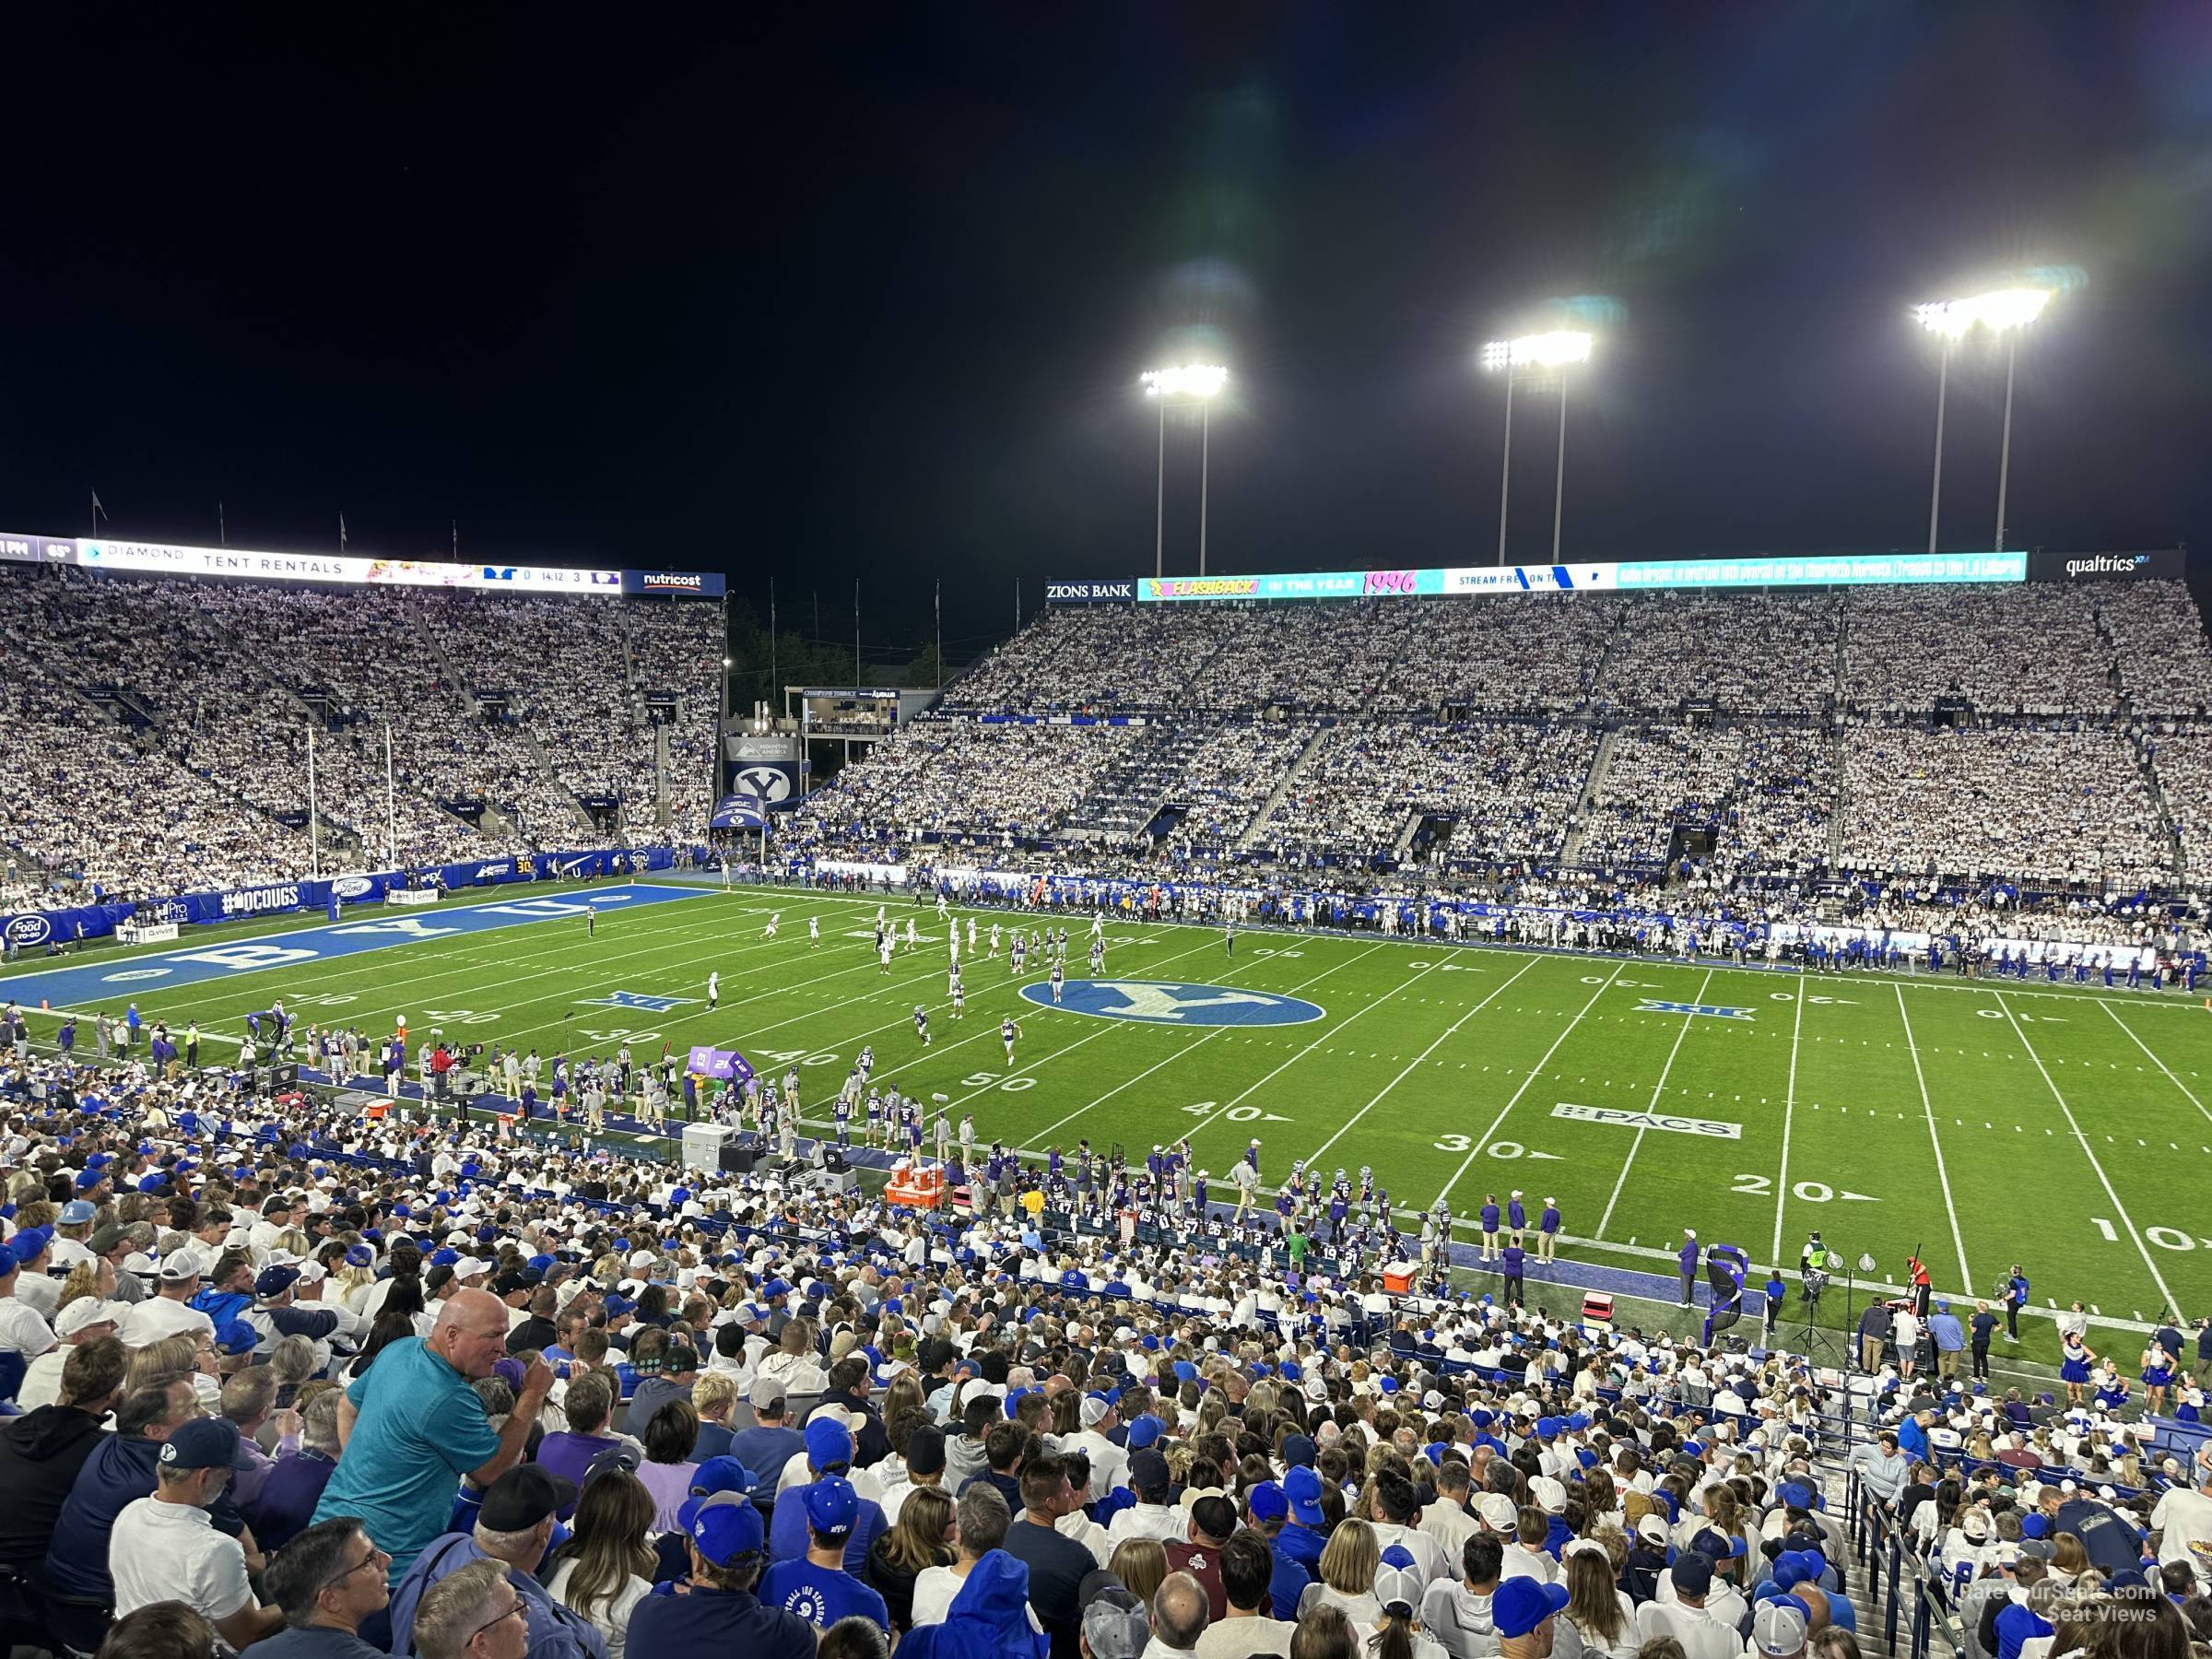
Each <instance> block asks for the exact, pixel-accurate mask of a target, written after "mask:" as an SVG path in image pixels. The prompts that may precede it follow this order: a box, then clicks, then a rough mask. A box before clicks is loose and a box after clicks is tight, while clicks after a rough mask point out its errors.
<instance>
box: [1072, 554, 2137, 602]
mask: <svg viewBox="0 0 2212 1659" xmlns="http://www.w3.org/2000/svg"><path fill="white" fill-rule="evenodd" d="M2102 557H2103V558H2105V559H2117V558H2121V557H2124V558H2127V559H2136V558H2138V557H2141V558H2145V559H2153V558H2154V556H2151V555H2141V556H2138V555H2134V554H2129V555H2124V556H2117V555H2104V556H2102ZM2175 557H2176V558H2177V559H2178V555H2176V556H2175ZM2059 562H2060V564H2061V565H2064V563H2065V560H2064V559H2060V561H2059ZM2076 563H2077V565H2079V566H2081V568H2079V569H2077V570H2075V571H2072V572H2071V574H2072V575H2073V576H2074V577H2075V578H2077V579H2078V578H2079V577H2080V576H2083V575H2096V574H2105V573H2106V572H2104V571H2092V570H2090V569H2088V568H2087V565H2086V563H2084V561H2083V559H2082V558H2081V556H2077V557H2076ZM2067 574H2068V572H2066V571H2063V570H2061V571H2054V572H2053V575H2054V577H2056V578H2057V579H2061V580H2063V579H2065V577H2066V575H2067ZM2027 579H2028V555H2027V554H2025V553H1875V554H1842V555H1837V556H1833V557H1830V556H1791V557H1787V558H1774V559H1634V560H1630V561H1628V562H1625V563H1599V564H1549V565H1463V566H1454V567H1453V568H1450V569H1445V570H1401V571H1292V572H1288V573H1285V574H1276V575H1258V576H1164V577H1153V576H1147V577H1140V578H1138V579H1137V580H1136V599H1137V602H1138V603H1139V604H1148V605H1149V604H1190V603H1197V602H1205V601H1210V600H1223V599H1232V600H1233V599H1242V600H1251V601H1261V600H1283V599H1412V598H1420V597H1426V596H1431V595H1437V594H1450V595H1455V596H1459V597H1479V596H1485V595H1497V594H1567V593H1576V594H1582V593H1600V594H1607V593H1634V592H1644V591H1653V590H1659V589H1673V590H1688V591H1692V592H1694V591H1698V590H1701V589H1710V590H1714V591H1725V590H1728V589H1731V588H1747V587H1855V586H1863V585H1866V584H1870V583H1879V582H1893V583H1906V584H1919V583H1925V582H2025V581H2026V580H2027ZM1054 585H1060V586H1067V587H1079V586H1082V585H1084V584H1081V583H1072V582H1071V583H1059V584H1054ZM1092 585H1103V584H1092Z"/></svg>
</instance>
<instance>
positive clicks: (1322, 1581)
mask: <svg viewBox="0 0 2212 1659" xmlns="http://www.w3.org/2000/svg"><path fill="white" fill-rule="evenodd" d="M1381 1565H1382V1549H1381V1547H1379V1546H1378V1545H1377V1543H1376V1541H1375V1529H1374V1528H1373V1527H1371V1526H1370V1525H1369V1524H1367V1523H1366V1522H1364V1521H1362V1520H1360V1519H1359V1517H1358V1516H1357V1515H1352V1516H1347V1517H1346V1518H1345V1519H1344V1520H1342V1521H1340V1522H1338V1523H1337V1524H1336V1527H1335V1531H1333V1532H1332V1533H1330V1534H1329V1541H1328V1544H1327V1546H1326V1547H1324V1549H1323V1550H1322V1552H1321V1573H1320V1576H1319V1577H1318V1579H1317V1580H1316V1581H1315V1582H1314V1583H1311V1584H1309V1585H1307V1586H1306V1593H1305V1594H1303V1595H1301V1596H1300V1597H1299V1600H1298V1616H1299V1618H1301V1619H1302V1618H1305V1616H1306V1615H1307V1613H1309V1612H1310V1611H1312V1609H1313V1608H1315V1607H1318V1606H1333V1607H1335V1608H1337V1609H1339V1610H1340V1611H1341V1612H1342V1613H1343V1614H1344V1616H1345V1617H1346V1618H1348V1619H1350V1620H1351V1621H1352V1628H1353V1629H1354V1630H1372V1629H1373V1628H1374V1626H1375V1622H1376V1621H1377V1620H1378V1619H1380V1618H1382V1603H1380V1602H1378V1601H1377V1600H1376V1599H1375V1571H1376V1570H1377V1569H1378V1568H1379V1567H1380V1566H1381Z"/></svg>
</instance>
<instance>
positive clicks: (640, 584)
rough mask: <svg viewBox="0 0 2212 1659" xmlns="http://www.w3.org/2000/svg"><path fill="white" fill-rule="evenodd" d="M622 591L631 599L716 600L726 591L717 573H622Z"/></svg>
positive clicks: (723, 579)
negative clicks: (661, 597) (655, 595)
mask: <svg viewBox="0 0 2212 1659" xmlns="http://www.w3.org/2000/svg"><path fill="white" fill-rule="evenodd" d="M622 591H623V592H624V593H625V594H630V595H632V596H633V597H634V596H636V595H639V594H646V595H651V594H660V595H661V596H663V597H665V598H669V599H719V598H721V597H722V596H723V595H724V594H726V593H727V592H729V578H728V577H726V576H724V574H723V573H722V572H721V571H623V572H622Z"/></svg>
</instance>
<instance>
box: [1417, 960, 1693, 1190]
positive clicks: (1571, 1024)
mask: <svg viewBox="0 0 2212 1659" xmlns="http://www.w3.org/2000/svg"><path fill="white" fill-rule="evenodd" d="M1627 966H1628V963H1626V962H1622V963H1621V964H1619V966H1618V967H1616V968H1615V969H1614V970H1613V971H1612V972H1611V973H1610V974H1609V975H1607V976H1606V982H1605V983H1604V984H1602V985H1600V986H1599V987H1598V988H1597V989H1596V990H1594V991H1593V992H1591V993H1590V1000H1589V1001H1588V1002H1586V1003H1584V1004H1583V1006H1581V1007H1580V1008H1578V1009H1576V1010H1575V1015H1574V1018H1572V1019H1570V1020H1569V1021H1568V1022H1567V1024H1566V1027H1565V1029H1564V1030H1561V1031H1560V1032H1559V1035H1558V1036H1557V1037H1555V1038H1553V1039H1552V1040H1551V1046H1550V1047H1549V1048H1547V1049H1546V1050H1545V1051H1544V1058H1542V1059H1541V1060H1539V1061H1537V1062H1536V1064H1535V1066H1534V1067H1533V1068H1532V1069H1531V1070H1530V1072H1529V1074H1528V1076H1527V1077H1524V1078H1523V1079H1522V1080H1521V1087H1520V1088H1516V1089H1514V1090H1513V1093H1512V1099H1511V1100H1507V1101H1506V1103H1505V1104H1504V1105H1503V1106H1501V1107H1500V1108H1499V1109H1498V1115H1497V1116H1496V1117H1494V1118H1492V1119H1491V1120H1490V1126H1489V1127H1488V1129H1485V1130H1484V1131H1483V1132H1482V1135H1481V1138H1479V1139H1478V1140H1477V1141H1476V1143H1475V1144H1474V1145H1473V1146H1471V1147H1468V1148H1467V1155H1466V1157H1465V1158H1463V1159H1460V1163H1459V1168H1458V1169H1456V1170H1454V1171H1452V1179H1451V1180H1449V1181H1447V1182H1444V1187H1443V1191H1442V1192H1441V1193H1439V1194H1437V1195H1436V1197H1435V1198H1432V1199H1430V1201H1429V1202H1430V1208H1431V1209H1433V1208H1434V1207H1435V1206H1436V1205H1437V1203H1438V1201H1439V1200H1441V1199H1444V1198H1447V1197H1449V1196H1450V1195H1451V1193H1452V1189H1453V1187H1455V1186H1457V1185H1458V1184H1459V1178H1460V1177H1461V1176H1462V1175H1465V1173H1466V1172H1467V1166H1468V1165H1470V1164H1472V1163H1473V1162H1474V1161H1475V1159H1476V1157H1477V1155H1478V1154H1479V1153H1481V1151H1482V1150H1483V1148H1485V1147H1488V1145H1489V1144H1490V1136H1492V1135H1495V1134H1497V1133H1498V1131H1499V1129H1500V1127H1502V1126H1503V1124H1504V1123H1505V1114H1506V1113H1507V1112H1511V1111H1512V1109H1513V1108H1514V1107H1515V1106H1517V1105H1519V1104H1520V1103H1521V1097H1522V1096H1523V1095H1524V1094H1526V1093H1527V1092H1528V1091H1529V1088H1530V1086H1531V1085H1532V1084H1534V1083H1535V1080H1536V1079H1537V1078H1538V1077H1542V1076H1543V1075H1544V1068H1545V1067H1546V1066H1547V1065H1550V1064H1551V1057H1552V1055H1554V1054H1556V1053H1559V1045H1560V1044H1561V1043H1563V1042H1565V1041H1567V1039H1568V1037H1569V1036H1570V1035H1571V1033H1572V1032H1573V1030H1574V1028H1575V1027H1576V1026H1578V1025H1580V1024H1582V1022H1583V1015H1585V1014H1587V1013H1589V1012H1590V1010H1591V1009H1592V1008H1594V1007H1595V1006H1597V999H1598V998H1599V997H1601V996H1603V995H1604V994H1606V992H1608V991H1610V990H1611V989H1612V988H1613V982H1614V981H1615V980H1617V979H1618V978H1619V977H1620V970H1621V969H1622V968H1626V967H1627ZM1682 1023H1683V1024H1684V1025H1688V1023H1689V1022H1688V1020H1687V1019H1685V1020H1684V1021H1683V1022H1682ZM1612 1087H1613V1080H1612V1078H1610V1077H1608V1078H1606V1088H1612Z"/></svg>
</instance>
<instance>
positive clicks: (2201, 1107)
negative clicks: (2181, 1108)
mask: <svg viewBox="0 0 2212 1659" xmlns="http://www.w3.org/2000/svg"><path fill="white" fill-rule="evenodd" d="M2099 1000H2100V1001H2101V1000H2102V999H2101V998H2100V999H2099ZM2104 1011H2105V1012H2106V1013H2107V1014H2112V1004H2111V1003H2105V1004H2104ZM2112 1023H2113V1024H2114V1025H2116V1026H2118V1027H2119V1028H2120V1029H2121V1030H2124V1031H2125V1032H2126V1033H2127V1040H2128V1041H2130V1042H2132V1043H2134V1044H2135V1045H2136V1047H2137V1048H2139V1049H2141V1050H2142V1051H2143V1052H2144V1053H2146V1054H2148V1055H2150V1063H2151V1064H2152V1065H2155V1066H2157V1067H2158V1068H2159V1070H2160V1071H2162V1072H2164V1073H2165V1074H2166V1080H2167V1081H2168V1082H2169V1083H2171V1084H2172V1085H2173V1086H2174V1087H2175V1088H2178V1089H2180V1090H2181V1091H2182V1093H2183V1094H2184V1095H2186V1096H2188V1099H2189V1104H2190V1105H2192V1106H2194V1107H2195V1108H2196V1109H2197V1110H2198V1111H2199V1112H2204V1113H2205V1115H2206V1117H2207V1118H2212V1112H2207V1111H2206V1109H2205V1103H2204V1102H2203V1101H2202V1100H2198V1099H2197V1098H2196V1093H2195V1091H2194V1089H2192V1088H2190V1087H2189V1085H2188V1084H2186V1083H2184V1082H2183V1081H2182V1080H2181V1079H2180V1078H2179V1077H2175V1076H2174V1075H2173V1069H2172V1068H2171V1066H2169V1065H2167V1064H2166V1062H2165V1061H2163V1060H2161V1059H2159V1056H2158V1055H2157V1053H2154V1052H2153V1051H2152V1049H2151V1046H2150V1044H2148V1043H2147V1042H2145V1041H2143V1039H2142V1038H2140V1037H2138V1036H2136V1031H2135V1028H2134V1027H2133V1026H2131V1025H2129V1024H2128V1023H2127V1021H2126V1020H2124V1019H2123V1018H2120V1016H2119V1015H2117V1014H2112ZM2142 1069H2143V1068H2142V1067H2141V1066H2139V1065H2138V1066H2137V1067H2136V1070H2137V1071H2141V1070H2142Z"/></svg>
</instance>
